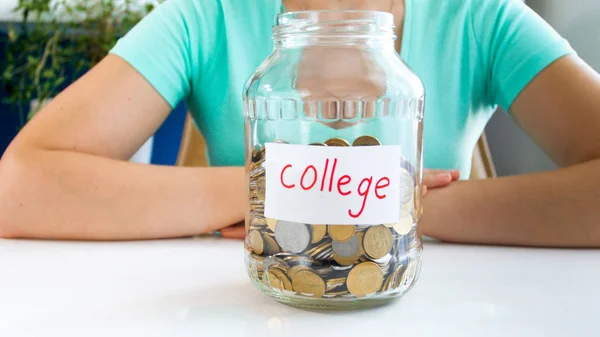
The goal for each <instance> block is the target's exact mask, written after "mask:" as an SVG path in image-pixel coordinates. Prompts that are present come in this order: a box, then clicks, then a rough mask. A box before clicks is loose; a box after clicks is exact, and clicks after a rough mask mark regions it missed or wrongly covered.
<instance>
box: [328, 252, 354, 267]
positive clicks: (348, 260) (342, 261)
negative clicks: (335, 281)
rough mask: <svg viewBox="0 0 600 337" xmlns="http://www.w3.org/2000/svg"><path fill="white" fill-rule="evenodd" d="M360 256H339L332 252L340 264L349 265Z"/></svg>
mask: <svg viewBox="0 0 600 337" xmlns="http://www.w3.org/2000/svg"><path fill="white" fill-rule="evenodd" d="M359 257H360V255H358V254H355V255H354V256H347V257H346V256H339V255H338V254H336V253H333V259H334V260H335V262H337V263H339V264H340V265H342V266H349V265H353V264H355V263H356V262H358V258H359Z"/></svg>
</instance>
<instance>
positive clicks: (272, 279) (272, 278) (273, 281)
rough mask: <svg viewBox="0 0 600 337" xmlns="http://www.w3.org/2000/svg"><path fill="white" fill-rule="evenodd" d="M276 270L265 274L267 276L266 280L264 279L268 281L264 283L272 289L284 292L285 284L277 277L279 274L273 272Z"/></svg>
mask: <svg viewBox="0 0 600 337" xmlns="http://www.w3.org/2000/svg"><path fill="white" fill-rule="evenodd" d="M274 270H275V269H273V270H269V272H268V273H266V274H264V275H266V279H264V278H263V281H266V282H264V283H267V284H269V285H270V286H271V288H275V289H279V290H283V282H281V279H280V278H279V276H277V274H276V273H274V272H273V271H274ZM263 277H264V276H263Z"/></svg>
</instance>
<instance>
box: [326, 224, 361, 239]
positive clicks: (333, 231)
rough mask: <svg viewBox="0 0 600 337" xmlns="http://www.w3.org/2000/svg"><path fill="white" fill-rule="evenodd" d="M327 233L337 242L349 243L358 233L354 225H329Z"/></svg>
mask: <svg viewBox="0 0 600 337" xmlns="http://www.w3.org/2000/svg"><path fill="white" fill-rule="evenodd" d="M327 232H329V236H331V238H332V239H334V240H336V241H342V242H343V241H348V240H350V239H352V236H354V233H355V232H356V226H354V225H329V226H327Z"/></svg>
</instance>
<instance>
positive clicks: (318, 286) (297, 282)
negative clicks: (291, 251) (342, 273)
mask: <svg viewBox="0 0 600 337" xmlns="http://www.w3.org/2000/svg"><path fill="white" fill-rule="evenodd" d="M292 286H293V288H294V291H295V292H297V293H301V294H303V295H307V296H311V297H323V294H325V281H323V279H322V278H321V277H320V276H319V275H317V274H315V273H313V272H312V271H310V270H300V271H298V272H297V273H296V275H295V276H294V279H293V280H292Z"/></svg>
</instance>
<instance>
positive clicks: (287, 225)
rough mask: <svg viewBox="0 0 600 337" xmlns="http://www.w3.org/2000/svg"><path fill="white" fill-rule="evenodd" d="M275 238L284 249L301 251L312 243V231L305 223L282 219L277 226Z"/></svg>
mask: <svg viewBox="0 0 600 337" xmlns="http://www.w3.org/2000/svg"><path fill="white" fill-rule="evenodd" d="M275 240H277V244H279V246H280V247H281V248H282V249H283V250H284V251H286V252H290V253H300V252H302V251H304V250H305V249H306V247H308V244H309V243H310V231H309V229H308V226H306V225H305V224H301V223H297V222H290V221H281V220H280V221H277V225H276V227H275Z"/></svg>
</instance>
